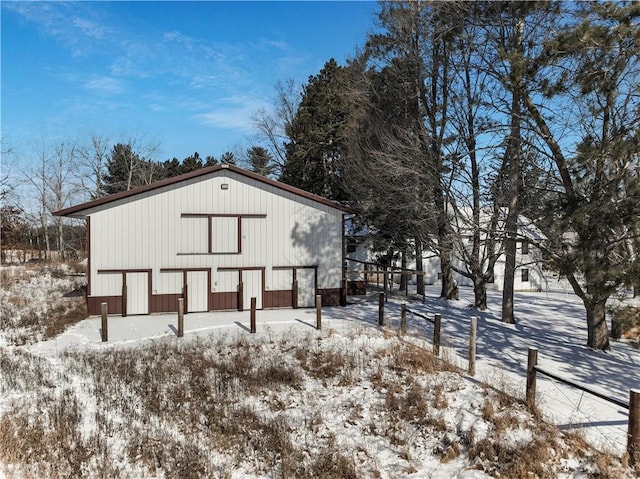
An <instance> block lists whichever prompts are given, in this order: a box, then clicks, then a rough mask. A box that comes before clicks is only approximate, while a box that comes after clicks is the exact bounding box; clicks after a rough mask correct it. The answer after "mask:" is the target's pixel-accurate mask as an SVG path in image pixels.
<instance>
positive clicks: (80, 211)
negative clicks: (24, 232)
mask: <svg viewBox="0 0 640 479" xmlns="http://www.w3.org/2000/svg"><path fill="white" fill-rule="evenodd" d="M223 169H227V170H230V171H233V172H235V173H237V174H239V175H242V176H246V177H247V178H252V179H254V180H256V181H260V182H262V183H265V184H268V185H271V186H274V187H276V188H279V189H281V190H285V191H289V192H291V193H294V194H296V195H298V196H302V197H304V198H308V199H310V200H312V201H315V202H317V203H321V204H324V205H326V206H330V207H332V208H335V209H338V210H341V211H344V212H345V213H355V211H354V210H353V209H351V208H349V207H347V206H344V205H341V204H340V203H336V202H335V201H332V200H329V199H327V198H323V197H322V196H318V195H315V194H313V193H309V192H308V191H304V190H301V189H300V188H296V187H295V186H291V185H287V184H285V183H281V182H279V181H276V180H272V179H270V178H267V177H265V176H262V175H259V174H257V173H253V172H251V171H247V170H244V169H242V168H239V167H237V166H234V165H228V164H223V165H214V166H208V167H205V168H201V169H199V170H195V171H191V172H189V173H185V174H183V175H179V176H174V177H172V178H167V179H165V180H161V181H157V182H155V183H151V184H149V185H144V186H140V187H138V188H134V189H132V190H127V191H121V192H119V193H114V194H112V195H108V196H103V197H101V198H96V199H95V200H91V201H87V202H85V203H81V204H79V205H75V206H71V207H69V208H65V209H62V210H58V211H54V212H53V214H54V215H55V216H68V217H72V218H84V217H86V213H84V212H86V211H87V210H89V209H92V208H95V207H97V206H101V205H104V204H107V203H111V202H113V201H116V200H119V199H123V198H129V197H132V196H136V195H138V194H140V193H144V192H147V191H152V190H155V189H158V188H162V187H164V186H168V185H172V184H176V183H180V182H182V181H186V180H189V179H191V178H197V177H199V176H204V175H208V174H210V173H215V172H217V171H220V170H223Z"/></svg>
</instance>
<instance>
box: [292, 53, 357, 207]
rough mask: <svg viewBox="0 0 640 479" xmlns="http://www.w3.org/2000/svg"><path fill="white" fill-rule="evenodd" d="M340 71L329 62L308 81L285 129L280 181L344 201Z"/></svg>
mask: <svg viewBox="0 0 640 479" xmlns="http://www.w3.org/2000/svg"><path fill="white" fill-rule="evenodd" d="M343 92H344V81H343V68H342V67H340V66H339V65H338V64H337V62H336V61H335V60H334V59H331V60H329V61H328V62H327V63H326V64H325V65H324V68H323V69H322V70H321V71H320V73H318V75H315V76H311V77H309V81H308V83H307V85H306V86H305V88H304V91H303V94H302V101H301V102H300V104H299V106H298V109H297V111H296V115H295V118H294V119H293V121H292V122H291V124H290V125H288V127H287V132H286V133H287V136H288V137H289V139H290V142H289V143H288V144H287V145H286V161H285V163H284V165H283V168H282V173H281V175H280V180H281V181H283V182H285V183H288V184H290V185H293V186H297V187H299V188H302V189H304V190H307V191H310V192H311V193H315V194H318V195H322V196H324V197H326V198H330V199H334V200H345V199H346V195H345V192H344V189H343V187H342V185H341V168H342V166H341V161H342V158H343V155H344V151H345V143H344V131H343V128H344V125H345V122H346V119H347V116H348V106H347V105H348V103H347V100H346V99H345V97H344V95H343Z"/></svg>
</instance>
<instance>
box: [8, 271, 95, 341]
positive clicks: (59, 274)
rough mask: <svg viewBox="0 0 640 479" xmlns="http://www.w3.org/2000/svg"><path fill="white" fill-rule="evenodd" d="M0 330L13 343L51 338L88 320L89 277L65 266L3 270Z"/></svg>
mask: <svg viewBox="0 0 640 479" xmlns="http://www.w3.org/2000/svg"><path fill="white" fill-rule="evenodd" d="M0 275H1V277H2V278H1V279H2V289H1V290H0V329H1V330H4V331H8V332H9V333H8V334H5V338H6V339H7V340H8V342H9V343H10V344H13V345H24V344H28V343H33V342H36V341H41V340H45V339H49V338H51V337H54V336H57V335H58V334H60V333H61V332H63V331H64V330H65V329H66V328H67V327H69V326H70V325H72V324H75V323H77V322H78V321H80V320H82V319H84V318H86V317H87V310H86V304H85V299H84V293H83V290H82V288H83V285H84V283H85V281H86V280H85V278H84V277H83V276H82V275H80V274H79V273H77V272H75V271H74V269H73V268H72V267H69V266H67V265H63V264H35V265H30V266H29V267H19V268H18V267H8V268H1V269H0Z"/></svg>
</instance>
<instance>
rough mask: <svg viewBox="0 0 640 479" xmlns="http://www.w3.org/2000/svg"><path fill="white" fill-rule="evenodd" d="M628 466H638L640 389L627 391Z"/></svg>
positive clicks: (639, 451)
mask: <svg viewBox="0 0 640 479" xmlns="http://www.w3.org/2000/svg"><path fill="white" fill-rule="evenodd" d="M627 453H628V454H629V466H631V467H632V468H633V467H636V466H638V465H640V389H632V390H631V391H629V432H628V435H627Z"/></svg>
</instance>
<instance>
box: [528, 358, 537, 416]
mask: <svg viewBox="0 0 640 479" xmlns="http://www.w3.org/2000/svg"><path fill="white" fill-rule="evenodd" d="M537 365H538V348H529V356H528V358H527V391H526V395H525V398H526V401H527V406H529V409H535V407H536V371H537V370H536V366H537Z"/></svg>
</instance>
